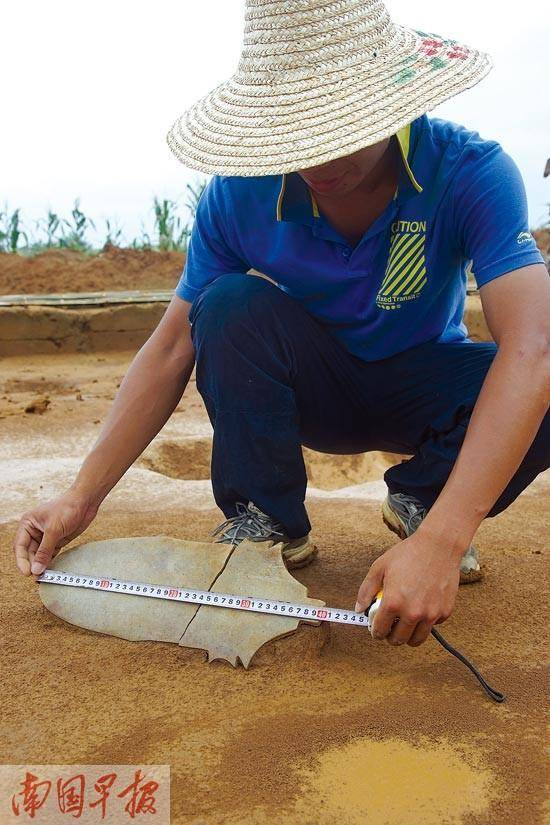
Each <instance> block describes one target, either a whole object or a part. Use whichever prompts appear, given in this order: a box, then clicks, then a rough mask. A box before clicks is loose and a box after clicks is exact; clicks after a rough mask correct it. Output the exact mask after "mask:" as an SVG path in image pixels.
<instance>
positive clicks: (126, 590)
mask: <svg viewBox="0 0 550 825" xmlns="http://www.w3.org/2000/svg"><path fill="white" fill-rule="evenodd" d="M36 581H37V582H40V583H47V584H60V585H63V586H65V587H83V588H84V589H86V590H101V591H103V592H104V593H123V594H124V595H126V596H145V597H146V598H148V599H166V600H167V601H171V602H185V603H188V604H198V605H201V604H203V605H209V606H210V607H225V608H228V609H229V610H247V611H249V612H252V613H267V614H269V615H272V616H289V617H291V618H293V619H294V618H297V619H305V620H306V621H307V620H308V619H309V620H311V619H313V620H314V621H320V622H330V623H334V624H345V625H353V626H355V627H366V628H367V629H368V630H370V631H371V633H372V625H373V621H374V617H375V615H376V612H377V610H378V608H379V607H380V604H381V602H382V595H383V594H382V591H380V592H379V593H377V594H376V597H375V599H374V601H373V602H372V604H371V605H370V607H369V608H368V609H367V610H366V611H365V612H364V613H356V612H355V611H354V610H346V609H344V608H338V607H313V606H312V605H310V604H298V603H295V602H283V601H279V600H278V599H269V598H261V597H259V596H236V595H235V594H232V593H216V592H214V591H212V590H196V589H195V588H191V587H171V586H170V585H157V584H147V583H146V582H134V581H124V580H122V579H114V578H109V577H108V576H101V577H100V576H78V575H76V574H75V573H66V572H65V571H64V570H44V572H43V573H42V574H41V575H40V576H37V578H36ZM431 634H432V636H433V637H434V638H435V639H436V640H437V641H438V642H439V644H441V645H442V646H443V647H444V648H445V650H447V651H448V652H449V653H451V654H452V655H453V656H455V657H456V658H457V659H458V660H459V661H460V662H462V663H463V664H465V665H466V667H467V668H468V669H469V670H470V671H471V672H472V673H473V674H474V676H475V677H476V679H477V680H478V682H479V683H480V684H481V687H482V688H483V690H484V691H485V693H486V694H487V695H488V696H489V697H490V698H491V699H493V700H494V701H495V702H503V701H504V699H505V696H504V694H503V693H501V692H500V691H498V690H495V689H494V688H492V687H491V686H490V685H489V684H487V682H486V681H485V679H484V678H483V676H482V675H481V673H480V672H479V671H478V669H477V668H476V667H475V666H474V665H473V664H472V663H471V662H470V661H469V660H468V659H467V658H466V657H465V656H464V655H463V654H462V653H460V652H459V651H458V650H456V649H455V648H454V647H452V645H450V644H449V642H447V641H446V639H444V638H443V636H442V635H441V633H439V632H438V631H437V630H436V629H435V628H432V629H431Z"/></svg>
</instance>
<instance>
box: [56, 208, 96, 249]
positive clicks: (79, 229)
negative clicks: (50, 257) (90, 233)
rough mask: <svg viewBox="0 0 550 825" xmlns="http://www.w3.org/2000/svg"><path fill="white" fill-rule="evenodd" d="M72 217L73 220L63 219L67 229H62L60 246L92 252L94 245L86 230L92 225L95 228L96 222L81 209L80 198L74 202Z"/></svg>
mask: <svg viewBox="0 0 550 825" xmlns="http://www.w3.org/2000/svg"><path fill="white" fill-rule="evenodd" d="M71 217H72V222H71V221H68V220H67V219H66V218H63V220H62V225H63V227H66V230H65V228H63V229H62V237H61V238H60V240H59V246H61V247H63V248H65V249H79V250H81V251H82V252H90V251H91V250H92V247H91V245H90V244H89V243H88V241H87V240H86V231H87V230H88V228H90V227H91V228H92V229H95V223H94V222H93V221H92V219H91V218H88V217H87V216H86V215H85V214H84V212H82V211H81V209H80V199H79V198H77V199H76V200H75V202H74V206H73V208H72V210H71Z"/></svg>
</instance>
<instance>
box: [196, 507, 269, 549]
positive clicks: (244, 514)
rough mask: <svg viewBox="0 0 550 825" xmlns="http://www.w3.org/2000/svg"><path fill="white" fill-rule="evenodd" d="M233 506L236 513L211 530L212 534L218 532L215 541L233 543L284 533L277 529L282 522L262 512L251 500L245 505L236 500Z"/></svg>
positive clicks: (260, 539) (263, 538) (214, 534)
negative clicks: (275, 520)
mask: <svg viewBox="0 0 550 825" xmlns="http://www.w3.org/2000/svg"><path fill="white" fill-rule="evenodd" d="M235 508H236V510H237V515H236V516H231V518H228V519H226V520H225V521H224V522H222V524H220V525H219V526H218V527H216V529H215V530H213V531H212V533H211V535H212V536H216V535H218V534H220V537H219V538H218V539H216V541H219V542H231V543H233V544H235V543H236V542H238V541H242V540H243V539H251V540H252V541H262V540H265V539H270V538H272V537H273V536H281V537H284V533H283V532H282V531H281V530H278V529H277V528H278V527H282V524H279V523H278V522H274V521H273V519H272V518H271V517H270V516H268V515H266V514H265V513H262V511H261V510H260V509H259V508H258V507H256V506H255V505H254V504H253V503H252V502H249V503H248V506H247V505H246V504H243V503H242V502H240V501H237V502H236V504H235Z"/></svg>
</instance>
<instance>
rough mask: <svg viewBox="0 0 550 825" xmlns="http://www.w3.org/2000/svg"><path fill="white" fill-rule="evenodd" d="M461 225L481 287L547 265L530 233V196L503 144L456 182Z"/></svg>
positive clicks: (466, 251) (464, 170) (456, 207)
mask: <svg viewBox="0 0 550 825" xmlns="http://www.w3.org/2000/svg"><path fill="white" fill-rule="evenodd" d="M454 215H455V225H456V229H457V233H458V239H459V244H460V248H461V251H462V253H463V255H464V257H465V258H466V259H468V260H471V261H472V272H473V275H474V278H475V280H476V283H477V286H478V287H481V286H483V285H484V284H486V283H488V282H489V281H492V280H493V279H494V278H497V277H498V276H499V275H505V274H506V273H507V272H511V271H512V270H514V269H519V268H520V267H523V266H528V265H529V264H537V263H544V259H543V257H542V254H541V253H540V251H539V250H538V248H537V244H536V241H535V239H534V238H533V236H532V235H531V232H530V231H529V218H528V208H527V195H526V192H525V186H524V183H523V179H522V176H521V172H520V171H519V169H518V167H517V165H516V163H515V161H514V160H513V159H512V158H511V157H510V155H508V154H507V153H506V152H505V151H504V150H503V149H502V147H501V146H500V144H498V143H496V142H495V143H493V145H492V147H491V149H490V150H489V151H488V152H485V153H484V154H483V155H481V156H480V157H476V158H475V159H473V160H472V161H471V162H469V163H466V164H464V165H463V167H462V168H461V169H460V170H459V172H458V174H457V177H456V178H455V188H454Z"/></svg>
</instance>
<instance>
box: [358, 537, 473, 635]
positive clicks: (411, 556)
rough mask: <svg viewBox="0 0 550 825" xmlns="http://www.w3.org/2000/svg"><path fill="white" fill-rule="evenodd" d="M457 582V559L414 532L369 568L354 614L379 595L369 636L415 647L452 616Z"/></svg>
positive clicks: (430, 540)
mask: <svg viewBox="0 0 550 825" xmlns="http://www.w3.org/2000/svg"><path fill="white" fill-rule="evenodd" d="M459 579H460V556H458V557H457V554H456V552H451V551H446V549H445V548H444V547H442V546H441V544H440V543H439V542H435V541H434V540H433V539H432V538H431V537H429V536H426V535H425V534H424V535H422V533H421V531H417V532H416V533H413V535H412V536H409V538H407V539H404V540H403V541H401V542H399V544H396V545H394V546H393V547H391V548H390V549H389V550H386V552H385V553H384V554H383V555H382V556H380V558H379V559H377V560H376V561H375V562H374V563H373V564H372V565H371V568H370V570H369V572H368V575H367V577H366V578H365V580H364V581H363V583H362V585H361V587H360V589H359V594H358V597H357V604H356V606H355V609H356V610H357V611H363V610H366V609H367V608H368V607H369V606H370V605H371V604H372V602H373V601H374V598H375V596H376V594H377V593H378V592H379V591H380V590H383V591H384V595H383V597H382V603H381V605H380V608H379V609H378V612H377V613H376V616H375V619H374V622H373V628H372V635H373V637H374V638H375V639H387V641H388V642H389V643H390V644H393V645H402V644H408V645H411V646H412V647H416V646H418V645H421V644H422V643H423V642H425V641H426V639H427V638H428V636H429V635H430V631H431V629H432V627H433V625H434V624H440V623H441V622H444V621H445V620H446V619H448V618H449V616H450V615H451V613H452V612H453V609H454V605H455V600H456V594H457V591H458V584H459Z"/></svg>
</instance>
